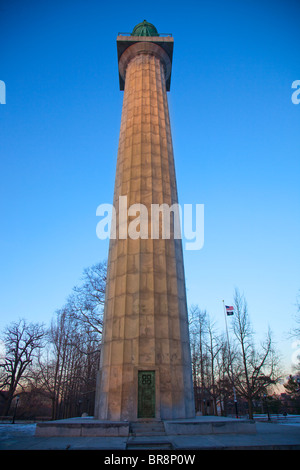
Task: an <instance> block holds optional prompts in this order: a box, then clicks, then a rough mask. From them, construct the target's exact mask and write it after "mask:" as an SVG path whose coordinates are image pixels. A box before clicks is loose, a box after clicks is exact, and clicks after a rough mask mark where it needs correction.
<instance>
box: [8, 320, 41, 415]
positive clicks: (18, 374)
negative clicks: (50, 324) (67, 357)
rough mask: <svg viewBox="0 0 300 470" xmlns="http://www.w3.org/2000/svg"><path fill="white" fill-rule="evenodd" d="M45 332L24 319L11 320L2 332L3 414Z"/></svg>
mask: <svg viewBox="0 0 300 470" xmlns="http://www.w3.org/2000/svg"><path fill="white" fill-rule="evenodd" d="M44 335H45V332H44V327H43V326H42V325H40V324H38V323H27V322H26V321H25V320H19V321H18V322H13V323H11V324H10V325H9V326H7V327H6V329H5V330H4V333H3V342H4V344H5V349H6V354H5V357H4V358H3V360H2V361H1V363H0V369H1V383H0V393H1V395H2V397H3V399H4V402H5V405H4V410H3V414H4V415H5V416H6V415H7V414H8V412H9V409H10V406H11V402H12V400H13V398H14V396H15V394H16V391H17V388H18V386H22V382H24V380H25V379H26V374H28V372H29V370H30V366H31V365H32V363H33V361H34V359H35V358H36V357H37V353H38V351H39V349H40V348H41V347H42V341H43V338H44Z"/></svg>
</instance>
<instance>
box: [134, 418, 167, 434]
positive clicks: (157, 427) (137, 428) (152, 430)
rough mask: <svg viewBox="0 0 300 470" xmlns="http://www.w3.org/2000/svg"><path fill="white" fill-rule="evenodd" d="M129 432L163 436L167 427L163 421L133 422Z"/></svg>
mask: <svg viewBox="0 0 300 470" xmlns="http://www.w3.org/2000/svg"><path fill="white" fill-rule="evenodd" d="M129 432H130V434H131V435H133V436H163V435H165V427H164V423H163V422H162V421H138V422H131V423H130V427H129Z"/></svg>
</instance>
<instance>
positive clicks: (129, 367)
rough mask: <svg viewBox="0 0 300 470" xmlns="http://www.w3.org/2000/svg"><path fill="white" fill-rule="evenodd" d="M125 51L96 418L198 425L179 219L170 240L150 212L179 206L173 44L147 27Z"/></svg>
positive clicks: (123, 40)
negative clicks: (170, 97)
mask: <svg viewBox="0 0 300 470" xmlns="http://www.w3.org/2000/svg"><path fill="white" fill-rule="evenodd" d="M117 47H118V57H119V78H120V88H121V90H123V89H124V101H123V109H122V119H121V129H120V139H119V149H118V159H117V169H116V179H115V191H114V207H115V210H116V237H115V238H111V240H110V246H109V257H108V273H107V288H106V300H105V309H104V330H103V338H102V347H101V360H100V371H99V376H98V381H97V391H96V405H95V418H98V419H103V420H110V421H123V420H129V421H133V420H138V419H145V418H147V419H168V420H169V419H175V418H192V417H194V415H195V408H194V394H193V384H192V373H191V357H190V344H189V333H188V319H187V303H186V289H185V277H184V266H183V255H182V242H181V240H180V239H179V238H176V237H174V220H173V219H172V217H171V224H170V237H169V238H164V237H163V235H162V219H161V222H160V232H159V234H158V233H157V230H156V229H155V227H154V225H153V217H151V215H152V212H151V207H152V206H151V205H153V204H157V205H162V204H166V205H167V206H166V207H168V208H170V207H171V206H172V205H173V204H176V203H178V198H177V187H176V177H175V167H174V157H173V147H172V138H171V128H170V118H169V110H168V101H167V91H168V90H169V88H170V77H171V66H172V52H173V38H172V37H161V36H159V34H158V33H157V30H156V29H155V27H154V26H153V25H151V24H150V23H147V22H146V21H144V22H143V23H141V24H140V25H137V26H136V27H135V28H134V30H133V33H132V34H131V35H130V36H121V35H119V36H118V38H117ZM120 197H121V198H120ZM134 204H136V205H137V206H133V205H134ZM139 204H143V206H144V207H145V208H146V209H147V211H146V212H145V211H144V210H143V211H142V210H141V208H140V206H138V205H139ZM131 206H133V207H131ZM128 211H129V213H128ZM139 215H140V219H138V216H139ZM171 215H172V212H171ZM160 217H161V215H160ZM138 222H140V223H138ZM131 224H133V225H131ZM130 227H132V228H135V230H133V231H131V230H130ZM139 229H140V234H139V236H136V234H137V232H138V231H139ZM132 235H133V236H132Z"/></svg>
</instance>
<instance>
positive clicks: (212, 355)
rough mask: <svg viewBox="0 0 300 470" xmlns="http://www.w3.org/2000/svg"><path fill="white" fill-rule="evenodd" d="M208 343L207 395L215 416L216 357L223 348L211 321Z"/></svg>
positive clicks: (208, 325) (216, 391)
mask: <svg viewBox="0 0 300 470" xmlns="http://www.w3.org/2000/svg"><path fill="white" fill-rule="evenodd" d="M207 332H208V342H207V351H208V356H209V366H210V367H209V393H210V396H211V398H212V402H213V412H214V415H217V414H218V412H217V399H218V398H219V389H218V386H217V376H218V372H217V369H218V367H217V366H218V364H219V361H218V356H219V355H220V352H221V351H222V348H223V343H222V338H221V336H219V335H218V334H217V332H216V329H215V322H213V321H212V320H211V319H209V320H208V323H207Z"/></svg>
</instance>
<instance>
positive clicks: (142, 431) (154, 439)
mask: <svg viewBox="0 0 300 470" xmlns="http://www.w3.org/2000/svg"><path fill="white" fill-rule="evenodd" d="M172 448H173V446H172V443H171V442H170V441H169V440H168V438H167V436H166V432H165V427H164V423H163V421H134V422H131V423H130V426H129V438H128V440H127V445H126V449H140V450H142V449H166V450H169V449H172Z"/></svg>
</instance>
